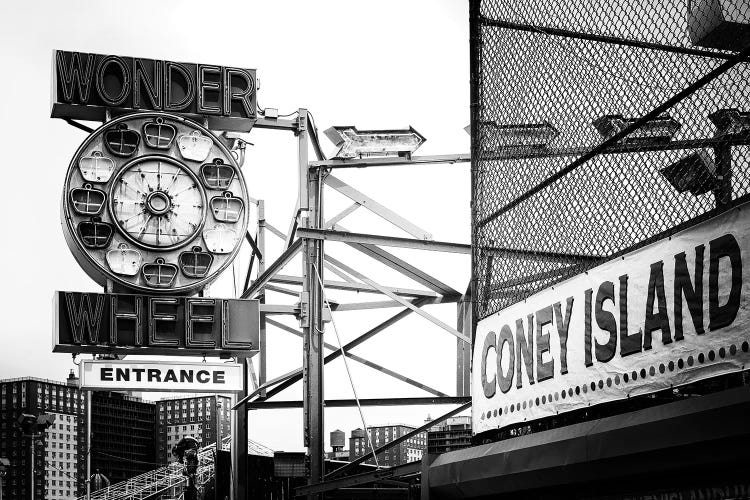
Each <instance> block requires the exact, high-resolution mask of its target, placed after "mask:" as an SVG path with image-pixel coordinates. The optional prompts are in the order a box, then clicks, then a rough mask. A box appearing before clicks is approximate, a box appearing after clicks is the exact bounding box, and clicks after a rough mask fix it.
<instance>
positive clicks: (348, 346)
mask: <svg viewBox="0 0 750 500" xmlns="http://www.w3.org/2000/svg"><path fill="white" fill-rule="evenodd" d="M425 302H427V299H424V298H422V299H416V300H415V301H414V302H412V304H413V305H416V306H421V305H423V304H424V303H425ZM411 313H412V310H411V309H404V310H402V311H400V312H399V313H397V314H395V315H393V316H391V317H390V318H388V319H387V320H385V321H383V322H382V323H380V324H378V325H377V326H375V327H374V328H371V329H370V330H368V331H367V332H365V333H363V334H362V335H360V336H359V337H357V338H356V339H354V340H352V341H350V342H348V343H347V344H346V345H345V346H344V349H343V350H344V352H349V351H350V350H351V349H353V348H354V347H356V346H358V345H360V344H362V343H363V342H365V341H366V340H368V339H371V338H372V337H374V336H375V335H377V334H378V333H380V332H382V331H383V330H385V329H386V328H388V327H389V326H392V325H394V324H396V323H397V322H399V321H400V320H402V319H403V318H405V317H406V316H408V315H409V314H411ZM339 356H341V351H334V352H332V353H331V354H329V355H328V356H326V357H325V358H324V359H323V364H328V363H330V362H331V361H333V360H334V359H337V358H338V357H339ZM301 379H302V376H301V374H295V375H292V376H290V377H289V378H288V379H286V380H284V381H283V382H281V383H280V384H279V385H278V386H276V387H274V388H273V389H270V390H269V391H268V393H267V397H269V398H271V397H273V396H275V395H276V394H278V393H280V392H281V391H283V390H284V389H286V388H288V387H290V386H292V385H294V384H295V383H296V382H299V381H300V380H301Z"/></svg>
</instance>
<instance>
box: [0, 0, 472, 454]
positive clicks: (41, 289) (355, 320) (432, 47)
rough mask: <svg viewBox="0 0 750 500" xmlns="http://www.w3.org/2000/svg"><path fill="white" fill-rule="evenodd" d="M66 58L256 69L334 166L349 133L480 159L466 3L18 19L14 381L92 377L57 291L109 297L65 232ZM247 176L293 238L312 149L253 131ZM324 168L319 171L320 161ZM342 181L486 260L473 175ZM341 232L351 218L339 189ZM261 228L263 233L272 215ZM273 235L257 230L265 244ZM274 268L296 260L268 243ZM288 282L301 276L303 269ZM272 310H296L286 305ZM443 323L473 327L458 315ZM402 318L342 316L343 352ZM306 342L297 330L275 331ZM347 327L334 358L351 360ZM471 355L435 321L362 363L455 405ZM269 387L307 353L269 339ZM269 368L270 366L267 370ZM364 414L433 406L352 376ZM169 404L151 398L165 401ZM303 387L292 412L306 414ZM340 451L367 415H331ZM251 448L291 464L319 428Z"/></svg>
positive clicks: (13, 8)
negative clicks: (402, 404)
mask: <svg viewBox="0 0 750 500" xmlns="http://www.w3.org/2000/svg"><path fill="white" fill-rule="evenodd" d="M55 49H60V50H69V51H80V52H93V53H99V54H116V55H122V56H135V57H145V58H152V59H167V60H172V61H184V62H192V63H210V64H218V65H227V66H235V67H242V68H255V69H257V75H258V79H259V90H258V101H259V104H260V106H262V107H271V108H277V109H278V110H279V112H280V113H282V114H284V113H290V112H293V111H295V110H297V109H298V108H306V109H308V110H310V111H311V112H312V114H313V116H314V119H315V123H316V124H317V127H318V129H319V132H320V135H321V143H322V145H323V149H324V151H325V152H326V154H328V155H329V156H330V155H332V154H333V153H334V152H335V148H334V147H333V145H332V144H331V143H330V142H328V141H327V139H326V138H325V137H324V136H323V134H322V132H323V130H325V129H326V128H328V127H330V126H333V125H355V126H357V127H358V128H360V129H378V128H382V129H391V128H406V127H408V126H413V127H414V128H415V129H416V130H417V131H419V132H420V133H421V134H422V135H423V136H425V137H426V138H427V142H426V143H425V144H424V145H423V146H422V147H421V149H420V150H419V151H418V153H417V154H420V155H430V154H458V153H468V151H469V136H468V135H467V134H466V132H465V131H464V130H463V129H464V127H465V126H466V125H468V123H469V58H468V55H469V38H468V2H467V1H465V0H411V1H409V2H405V1H398V0H378V1H369V2H364V1H356V2H354V1H351V0H348V1H343V0H342V1H333V0H319V1H315V2H309V1H277V2H260V1H224V0H221V1H213V2H205V1H200V2H199V1H192V0H186V1H176V0H160V1H158V2H154V1H149V0H130V1H128V2H99V1H94V0H88V1H83V0H79V1H76V0H68V1H66V2H58V1H52V0H38V1H34V2H0V65H1V67H2V75H3V76H2V78H0V96H1V97H0V98H1V99H2V107H1V108H0V109H1V110H2V111H0V113H1V115H2V120H1V121H0V148H2V151H3V152H4V162H3V163H4V164H3V169H2V170H3V173H4V175H5V176H6V179H5V181H3V186H4V193H3V195H2V196H0V214H1V215H0V217H2V219H0V220H2V227H4V228H5V229H4V230H5V234H6V236H5V237H3V243H2V245H0V262H2V263H3V265H2V269H3V281H4V286H3V287H2V288H0V316H1V317H2V320H0V378H10V377H22V376H34V377H41V378H48V379H53V380H64V379H65V378H66V376H67V374H68V372H69V371H70V370H71V369H73V368H75V366H74V365H73V362H72V359H71V356H70V355H69V354H57V353H52V347H51V338H52V332H53V328H54V324H53V322H54V316H53V306H52V297H53V293H54V291H55V290H65V291H91V292H96V291H101V289H100V288H99V287H98V286H97V285H96V284H95V283H94V282H93V280H91V279H90V278H89V277H88V276H87V275H86V274H85V273H84V271H83V270H82V269H81V268H80V267H79V266H78V265H77V263H76V262H75V260H74V259H73V257H72V254H71V253H70V251H69V250H68V248H67V245H66V244H65V241H64V239H63V233H62V229H61V225H60V221H61V219H60V200H61V196H62V186H63V181H64V177H65V173H66V170H67V168H68V164H69V162H70V159H71V158H72V156H73V154H74V152H75V150H76V149H77V147H78V146H79V145H80V143H81V142H82V141H83V140H84V139H85V138H86V133H85V132H82V131H80V130H78V129H75V128H73V127H71V126H69V125H67V124H66V123H65V122H64V121H62V120H58V119H51V118H50V117H49V114H50V87H51V69H52V51H53V50H55ZM247 140H249V141H250V142H251V143H252V144H253V145H252V146H249V149H248V155H247V159H246V161H245V165H244V167H243V170H244V174H245V178H246V181H247V184H248V190H249V193H250V196H252V197H254V198H257V199H263V200H265V204H266V219H267V220H268V222H269V223H271V224H273V225H274V226H276V227H278V228H279V229H281V230H283V231H286V229H287V228H288V226H289V222H290V218H291V216H292V214H293V211H294V205H295V201H296V168H297V167H296V161H297V160H296V159H297V142H296V139H295V138H294V136H293V135H292V134H291V133H289V132H283V131H271V130H253V131H252V132H251V133H250V134H249V135H248V136H247ZM310 158H313V154H312V150H310ZM334 175H335V176H336V177H338V178H340V179H342V180H343V181H345V182H347V183H349V184H351V185H352V186H354V187H355V188H357V189H359V190H360V191H363V192H364V193H365V194H367V195H368V196H370V197H372V198H374V199H376V200H377V201H379V202H380V203H382V204H384V205H386V206H388V207H389V208H391V209H392V210H394V211H396V212H397V213H399V214H400V215H402V216H404V217H406V218H407V219H409V220H410V221H412V222H413V223H415V224H416V225H418V226H420V227H422V228H424V229H425V230H427V231H428V232H429V233H431V234H432V235H433V237H434V238H435V239H436V240H441V241H453V242H461V243H469V241H470V182H469V181H470V173H469V166H468V164H467V163H461V164H455V165H420V166H406V167H383V168H373V169H367V170H365V169H352V170H341V171H336V172H334ZM324 196H325V205H326V206H325V217H326V219H328V218H330V217H332V216H333V215H335V214H336V213H338V212H339V211H340V210H342V209H344V208H345V207H347V206H348V205H350V204H351V202H350V201H349V200H348V199H346V198H344V197H343V196H341V195H340V194H338V193H336V192H335V191H333V190H331V189H327V190H326V193H325V195H324ZM254 216H255V215H254ZM254 224H255V223H254V222H251V226H253V225H254ZM342 224H343V225H344V226H345V227H346V229H348V230H351V231H356V232H363V233H373V234H383V235H392V236H409V235H408V234H406V233H403V232H402V231H401V230H400V229H398V228H395V227H394V226H391V225H390V224H388V223H386V222H384V221H383V220H382V219H380V218H379V217H377V216H375V215H374V214H372V213H369V212H367V211H366V210H364V209H361V208H360V209H359V210H357V211H356V212H355V213H354V214H352V215H351V216H349V217H347V218H346V219H344V220H343V221H342ZM267 239H268V249H267V254H268V256H267V263H270V262H271V261H272V260H273V259H274V258H275V257H276V256H277V255H278V254H279V253H280V252H281V242H280V240H276V239H274V237H273V236H271V235H269V236H268V238H267ZM326 251H327V252H329V253H330V254H331V255H332V256H334V257H336V258H338V259H339V260H343V261H345V262H346V263H347V264H349V265H351V266H353V267H355V268H356V269H357V270H359V271H360V272H361V273H363V274H365V275H367V276H369V277H370V278H373V279H376V281H378V282H379V283H381V284H385V285H390V286H405V287H410V288H419V285H417V284H416V283H414V282H411V281H410V280H408V279H407V278H404V277H402V276H400V275H398V274H396V273H395V272H392V271H390V270H389V269H387V268H384V267H383V266H381V265H379V264H378V263H376V262H375V261H373V260H371V259H369V258H366V257H363V256H361V255H358V254H356V252H354V251H353V250H350V249H348V248H347V247H345V245H344V244H341V243H330V244H326ZM389 251H391V252H392V253H394V254H396V255H398V256H399V257H401V258H403V259H405V260H407V261H409V262H410V263H412V264H415V265H418V266H420V267H421V268H422V269H423V270H425V271H427V272H429V273H431V274H432V275H433V276H435V277H437V278H438V279H440V280H441V281H444V282H446V283H447V284H449V285H451V286H452V287H454V288H455V289H457V290H459V291H463V290H465V289H466V287H467V284H468V283H469V278H470V261H469V257H468V256H466V255H457V254H441V253H434V252H424V251H417V250H404V249H389ZM247 260H248V253H247V251H246V249H245V250H243V252H242V253H241V255H240V257H239V258H238V259H237V261H236V265H235V266H234V267H233V269H232V270H229V271H227V272H226V273H225V274H224V275H223V276H222V277H221V278H220V279H219V280H218V281H217V283H215V284H214V285H212V286H211V288H210V290H209V295H211V296H215V297H223V298H229V297H234V296H235V294H236V293H237V292H239V291H241V290H239V289H240V288H241V285H242V281H243V279H244V272H245V271H244V269H245V268H246V263H247ZM283 272H284V274H296V275H299V273H300V272H301V263H300V260H299V259H297V260H293V261H292V262H291V263H290V264H289V265H288V266H287V267H286V268H285V269H284V271H283ZM327 293H328V294H329V295H330V296H328V297H327V298H328V299H330V300H336V301H338V302H347V301H349V302H361V301H365V300H383V298H382V297H378V296H376V295H373V296H367V297H365V296H364V295H365V294H361V295H362V296H357V294H353V293H348V294H347V293H341V292H335V291H330V292H327ZM267 301H268V302H269V303H277V304H289V303H291V302H293V301H294V299H293V298H292V297H287V296H284V295H279V294H273V293H269V295H268V298H267ZM426 310H427V311H428V312H430V313H432V314H434V315H435V316H437V317H438V318H440V319H441V320H443V321H444V322H446V323H448V324H455V321H456V307H455V305H454V304H446V305H434V306H428V307H426ZM397 311H398V309H382V310H374V311H364V312H341V313H335V315H334V322H335V326H336V328H335V330H336V332H338V335H339V337H340V339H341V342H346V341H347V340H350V339H352V338H354V337H356V336H358V335H360V334H361V333H363V332H364V331H366V330H367V329H369V328H371V327H372V326H374V325H376V324H377V323H379V322H381V321H383V320H384V319H386V318H387V317H389V316H391V315H393V314H395V313H396V312H397ZM274 319H278V320H280V321H282V322H284V323H286V324H287V325H289V326H293V327H298V326H299V325H298V324H297V322H296V321H295V319H294V318H293V317H275V318H274ZM336 332H335V331H334V328H333V325H332V324H330V323H329V324H328V325H327V328H326V334H325V340H326V341H327V342H329V343H331V344H334V345H336V344H337V337H336V335H335V333H336ZM455 346H456V340H455V338H454V337H452V336H451V335H450V334H448V333H447V332H445V331H443V330H441V329H440V328H438V327H436V326H434V325H433V324H432V323H430V322H428V321H427V320H425V319H424V318H420V317H418V316H417V315H414V314H412V315H410V316H409V317H407V318H406V319H405V320H403V321H402V322H400V323H399V324H398V325H397V326H396V327H393V328H390V329H388V330H386V331H385V332H384V333H382V334H381V335H379V336H377V337H375V338H374V339H372V340H370V341H368V342H367V343H365V344H363V345H362V346H360V347H358V348H356V350H354V351H353V352H354V353H356V354H358V355H360V356H364V357H366V358H368V359H370V360H371V361H374V362H377V363H380V364H383V365H385V366H387V367H388V368H391V369H393V370H396V371H399V372H401V373H403V374H405V375H407V376H409V377H412V378H414V379H417V380H419V381H420V382H424V383H426V384H428V385H431V386H433V387H435V388H437V389H439V390H441V391H443V392H446V393H449V394H454V393H455V368H454V366H455ZM268 352H269V355H268V376H269V378H272V377H274V376H276V375H280V374H282V373H285V372H287V371H290V370H293V369H295V368H298V367H299V366H301V363H302V350H301V342H300V341H299V340H298V339H297V338H296V337H293V336H292V335H290V334H288V333H286V332H283V331H281V330H278V329H275V328H273V327H269V333H268ZM255 362H256V363H257V360H255ZM349 367H350V370H351V373H352V379H353V381H354V385H355V388H356V391H357V394H358V396H359V397H403V396H424V395H427V394H425V393H423V392H420V391H419V390H418V389H416V388H413V387H411V386H407V385H405V384H403V383H401V382H399V381H396V380H393V379H391V378H389V377H387V376H384V375H382V374H380V373H378V372H376V371H374V370H372V369H370V368H367V367H364V366H361V365H357V364H356V363H353V362H350V366H349ZM325 380H326V383H325V393H326V397H327V398H350V397H352V388H351V385H350V382H349V379H348V377H347V374H346V371H345V369H344V365H343V363H342V362H341V360H337V361H335V362H333V363H331V365H329V366H327V367H326V372H325ZM159 396H160V395H158V394H153V393H152V394H146V396H145V397H147V398H150V399H153V398H158V397H159ZM300 397H301V384H299V383H298V384H296V385H295V386H293V387H291V388H290V389H288V390H287V391H286V393H283V394H282V395H280V396H279V399H287V400H289V399H299V398H300ZM451 408H452V407H447V406H446V407H408V408H394V407H388V408H365V409H364V415H365V419H366V422H367V424H368V425H383V424H387V423H395V422H403V423H408V424H412V425H418V424H420V423H422V422H423V420H424V419H425V417H426V416H427V415H428V414H429V415H432V416H433V417H434V416H436V415H439V414H440V413H443V412H447V411H448V410H449V409H451ZM325 419H326V423H325V426H326V429H325V432H326V442H328V433H329V432H330V431H333V430H335V429H341V430H344V431H345V432H346V433H347V437H348V434H349V431H350V430H351V429H353V428H355V427H361V426H362V422H361V420H360V418H359V414H358V413H357V410H356V408H351V409H330V410H327V411H326V417H325ZM250 437H251V438H253V439H255V440H257V441H259V442H261V443H263V444H265V445H267V446H269V447H272V448H274V449H277V450H286V451H293V450H302V449H303V444H302V412H301V410H274V411H254V412H252V413H251V415H250Z"/></svg>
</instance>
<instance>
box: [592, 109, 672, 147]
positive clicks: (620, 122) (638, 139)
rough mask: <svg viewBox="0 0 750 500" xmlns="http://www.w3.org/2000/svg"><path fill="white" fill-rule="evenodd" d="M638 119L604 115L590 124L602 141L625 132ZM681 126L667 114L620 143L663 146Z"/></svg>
mask: <svg viewBox="0 0 750 500" xmlns="http://www.w3.org/2000/svg"><path fill="white" fill-rule="evenodd" d="M639 119H640V118H624V117H623V116H622V115H605V116H602V117H599V118H597V119H596V120H594V121H593V122H591V124H592V125H593V126H594V128H596V130H597V132H599V134H600V135H601V136H602V139H604V140H607V139H610V138H612V137H613V136H614V135H616V134H618V133H620V132H621V131H623V130H625V128H626V127H628V126H630V125H632V124H633V123H635V122H636V121H638V120H639ZM681 126H682V125H681V124H680V123H679V122H678V121H677V120H675V119H674V118H672V117H671V116H670V115H668V114H663V115H659V116H657V117H656V118H654V119H652V120H649V121H647V122H646V123H644V124H643V125H641V126H640V127H638V128H637V129H636V130H634V131H633V132H631V133H630V134H628V135H627V136H626V137H625V138H624V139H622V141H621V142H623V143H625V144H664V143H668V142H669V141H671V140H672V138H673V137H674V135H675V134H676V133H677V131H678V130H679V129H680V127H681Z"/></svg>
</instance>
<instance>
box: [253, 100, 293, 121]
mask: <svg viewBox="0 0 750 500" xmlns="http://www.w3.org/2000/svg"><path fill="white" fill-rule="evenodd" d="M255 106H256V107H257V108H258V113H259V114H260V115H262V116H266V108H263V107H261V105H260V103H257V102H256V103H255ZM297 113H298V111H292V112H291V113H287V114H284V115H277V118H287V117H289V116H294V115H296V114H297Z"/></svg>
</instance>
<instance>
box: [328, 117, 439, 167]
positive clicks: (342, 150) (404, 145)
mask: <svg viewBox="0 0 750 500" xmlns="http://www.w3.org/2000/svg"><path fill="white" fill-rule="evenodd" d="M324 133H325V135H326V137H328V139H330V140H331V142H333V144H334V145H335V146H336V147H338V148H339V150H338V151H337V152H336V154H334V155H333V157H334V158H338V159H352V158H365V157H383V156H385V157H387V156H402V157H407V158H409V157H411V155H412V153H414V151H416V150H417V149H418V148H419V147H420V146H421V145H422V144H423V143H424V142H425V140H426V139H425V138H424V136H423V135H422V134H420V133H419V132H417V131H416V130H414V128H413V127H409V128H408V129H391V130H357V127H354V126H351V125H348V126H336V127H331V128H329V129H328V130H326V131H325V132H324Z"/></svg>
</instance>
